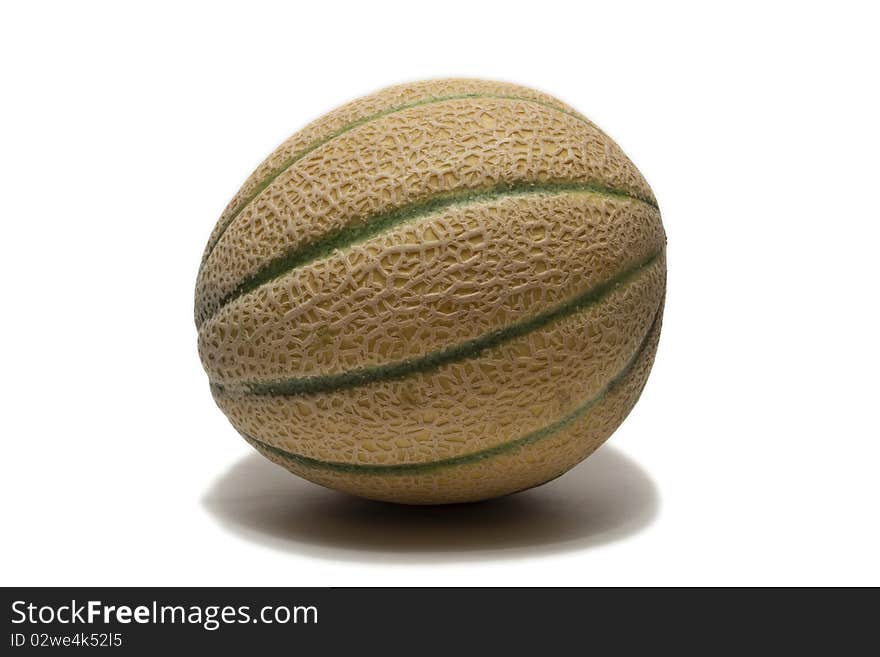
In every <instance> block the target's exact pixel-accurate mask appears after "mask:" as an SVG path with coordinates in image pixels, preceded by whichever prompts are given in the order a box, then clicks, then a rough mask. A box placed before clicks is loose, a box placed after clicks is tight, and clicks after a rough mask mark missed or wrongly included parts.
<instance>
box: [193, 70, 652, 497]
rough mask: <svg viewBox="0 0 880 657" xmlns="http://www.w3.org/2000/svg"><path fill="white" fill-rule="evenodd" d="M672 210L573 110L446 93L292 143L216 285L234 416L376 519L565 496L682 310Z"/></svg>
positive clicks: (262, 185)
mask: <svg viewBox="0 0 880 657" xmlns="http://www.w3.org/2000/svg"><path fill="white" fill-rule="evenodd" d="M665 243H666V237H665V234H664V231H663V226H662V223H661V219H660V213H659V211H658V208H657V202H656V200H655V198H654V195H653V193H652V192H651V189H650V188H649V187H648V184H647V183H646V182H645V180H644V178H643V177H642V175H641V174H640V173H639V171H638V170H637V169H636V168H635V166H634V165H633V164H632V163H631V162H630V161H629V159H627V157H626V155H624V153H623V152H622V151H621V150H620V148H619V147H618V146H617V145H616V144H615V143H614V142H613V141H612V140H611V139H610V138H609V137H608V136H606V135H605V134H604V133H603V132H601V131H600V130H599V129H598V128H597V127H596V126H594V125H593V124H592V123H591V122H590V121H588V120H587V119H586V118H585V117H583V116H582V115H581V114H579V113H578V112H576V111H575V110H573V109H572V108H570V107H568V106H567V105H564V104H563V103H561V102H559V101H558V100H556V99H555V98H552V97H550V96H547V95H545V94H543V93H539V92H537V91H533V90H531V89H527V88H524V87H520V86H515V85H511V84H505V83H497V82H484V81H477V80H438V81H429V82H420V83H414V84H406V85H401V86H396V87H392V88H389V89H386V90H384V91H380V92H378V93H376V94H373V95H371V96H367V97H365V98H362V99H360V100H356V101H354V102H351V103H349V104H347V105H344V106H343V107H341V108H339V109H337V110H335V111H333V112H331V113H329V114H327V115H326V116H324V117H323V118H321V119H318V120H317V121H315V122H314V123H312V124H311V125H309V126H307V127H306V128H304V129H303V130H302V131H300V132H299V133H297V134H295V135H294V136H293V137H291V138H290V139H288V140H287V141H286V142H284V143H283V144H282V145H281V146H280V147H279V148H278V149H277V150H276V151H275V152H273V153H272V154H271V155H270V156H269V157H268V158H267V159H266V160H265V162H263V164H261V165H260V166H259V168H257V170H256V171H255V172H254V173H253V175H251V177H250V178H249V179H248V180H247V181H246V182H245V184H244V186H243V187H242V188H241V190H240V191H239V192H238V194H237V195H236V196H235V197H234V198H233V200H232V201H231V202H230V204H229V206H228V207H227V208H226V210H225V211H224V212H223V214H222V216H221V217H220V220H219V222H218V223H217V226H216V228H215V229H214V232H213V233H212V235H211V237H210V239H209V241H208V245H207V248H206V249H205V253H204V256H203V258H202V264H201V268H200V271H199V274H198V280H197V283H196V300H195V317H196V325H197V327H198V345H199V354H200V356H201V360H202V363H203V365H204V367H205V370H206V371H207V373H208V376H209V378H210V382H211V390H212V393H213V395H214V398H215V400H216V402H217V404H218V405H219V406H220V408H221V409H222V410H223V412H224V413H225V414H226V415H227V416H228V418H229V419H230V421H231V422H232V424H233V425H234V427H235V428H236V429H237V430H238V432H239V433H241V435H242V436H243V437H244V438H245V439H246V440H247V441H248V442H249V443H250V444H251V445H253V446H254V447H255V448H256V449H257V450H258V451H260V452H261V453H262V454H264V455H265V456H266V457H268V458H269V459H271V460H272V461H275V462H276V463H278V464H280V465H282V466H284V467H285V468H287V469H288V470H290V471H291V472H293V473H295V474H297V475H300V476H302V477H304V478H306V479H309V480H311V481H313V482H316V483H318V484H322V485H324V486H328V487H331V488H334V489H338V490H341V491H347V492H349V493H353V494H355V495H360V496H363V497H367V498H372V499H377V500H387V501H393V502H402V503H412V504H433V503H450V502H466V501H474V500H481V499H485V498H490V497H495V496H499V495H504V494H507V493H512V492H515V491H519V490H523V489H526V488H530V487H533V486H537V485H540V484H542V483H544V482H546V481H549V480H551V479H553V478H555V477H557V476H559V475H561V474H562V473H564V472H565V471H567V470H569V469H570V468H571V467H573V466H574V465H576V464H577V463H578V462H580V461H581V460H582V459H584V458H585V457H587V456H588V455H589V454H590V453H591V452H593V450H595V449H596V448H597V447H598V446H599V445H600V444H601V443H602V442H603V441H605V440H606V439H607V438H608V436H610V435H611V433H612V432H613V431H614V430H615V429H616V428H617V427H618V425H619V424H620V423H621V422H622V421H623V419H624V417H625V416H626V415H627V414H628V413H629V411H630V409H631V408H632V407H633V405H634V404H635V402H636V400H637V398H638V396H639V394H640V392H641V390H642V387H643V386H644V384H645V380H646V379H647V376H648V372H649V370H650V368H651V365H652V362H653V359H654V354H655V350H656V347H657V341H658V337H659V333H660V323H661V318H662V313H663V301H664V295H665V288H666V263H665Z"/></svg>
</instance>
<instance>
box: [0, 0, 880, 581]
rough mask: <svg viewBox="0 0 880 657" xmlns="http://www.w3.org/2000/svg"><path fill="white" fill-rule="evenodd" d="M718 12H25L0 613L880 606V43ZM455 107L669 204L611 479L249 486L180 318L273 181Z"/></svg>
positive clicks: (816, 21) (543, 5)
mask: <svg viewBox="0 0 880 657" xmlns="http://www.w3.org/2000/svg"><path fill="white" fill-rule="evenodd" d="M712 7H714V5H713V4H712V3H694V4H686V5H683V4H675V5H671V4H669V3H644V4H631V3H623V2H621V3H618V2H613V3H612V2H602V3H597V4H595V5H592V4H591V3H583V2H569V3H554V2H548V1H547V0H542V1H541V2H528V3H517V2H513V1H510V0H508V1H506V2H494V3H490V2H475V1H473V0H470V1H468V2H451V1H450V2H442V3H422V2H413V1H410V2H402V3H398V4H392V3H381V2H358V3H352V4H350V5H344V4H340V3H335V2H318V3H309V2H288V3H278V4H264V3H259V2H241V3H238V4H236V5H231V4H229V5H227V4H222V3H216V2H212V3H205V4H203V5H198V4H191V3H177V2H175V3H169V4H162V3H155V2H153V3H143V4H142V5H141V6H140V9H135V8H133V5H131V4H129V3H106V4H97V3H89V2H78V3H57V4H46V3H36V2H35V3H8V4H4V9H3V10H2V15H0V67H2V83H0V84H2V87H0V116H2V121H0V138H2V143H0V180H2V209H3V211H2V219H0V221H2V224H0V235H2V237H0V245H2V258H0V268H2V281H3V303H2V306H0V308H2V310H0V312H2V322H0V331H2V344H3V356H2V377H0V386H2V397H0V399H2V404H3V413H2V429H0V430H2V450H3V454H2V462H0V468H2V472H0V500H2V502H0V504H2V526H3V532H4V535H5V537H4V540H3V559H2V560H0V580H2V584H6V585H11V584H19V585H51V584H92V585H135V584H152V585H159V584H178V585H196V584H211V585H221V584H237V585H245V584H252V585H344V584H348V585H365V584H370V585H376V584H381V585H385V584H389V585H390V584H403V585H428V584H441V585H445V584H481V585H482V584H498V585H513V584H522V585H538V584H548V585H549V584H875V585H877V584H880V559H878V554H880V529H878V517H880V514H878V511H877V506H878V500H880V474H878V470H880V468H878V462H880V440H878V438H880V432H878V422H877V404H878V392H880V390H878V388H880V386H878V383H877V381H878V379H877V372H878V367H880V362H878V348H877V344H878V340H877V333H878V312H877V306H878V303H877V302H878V292H877V283H878V274H877V264H876V256H877V252H878V248H880V246H878V236H880V229H878V220H880V212H878V204H877V199H876V197H877V195H878V192H877V189H878V148H880V131H878V117H880V104H878V101H877V89H878V84H877V75H878V74H877V64H878V61H880V51H878V46H877V34H876V29H877V25H878V20H877V16H876V15H872V14H871V13H870V11H871V10H870V9H868V7H870V4H869V3H864V4H862V5H857V4H853V5H850V4H848V3H844V2H835V3H826V5H825V8H822V7H821V6H816V5H811V4H810V3H793V4H791V5H788V6H786V5H784V4H776V3H763V2H762V3H756V4H751V3H735V4H733V5H731V8H730V9H728V10H719V9H716V8H712ZM860 7H861V8H860ZM446 76H466V77H484V78H494V79H503V80H510V81H514V82H518V83H520V84H524V85H528V86H533V87H537V88H540V89H542V90H545V91H547V92H549V93H551V94H554V95H556V96H558V97H559V98H561V99H562V100H564V101H566V102H568V103H570V104H572V105H574V106H575V107H577V108H578V109H580V110H581V111H583V112H584V113H586V114H587V115H588V116H590V117H591V118H592V119H593V120H594V121H596V122H597V123H598V124H599V125H600V126H601V127H602V128H603V129H605V130H606V131H607V132H609V133H610V134H611V135H612V136H613V137H614V138H615V139H616V140H617V141H618V142H619V143H620V144H621V146H622V147H623V148H624V150H625V151H626V152H627V153H628V154H629V155H630V157H631V158H632V159H633V161H634V162H635V163H636V164H637V166H639V168H640V169H641V170H642V171H643V172H644V174H645V176H646V177H647V179H648V180H649V182H650V183H651V185H652V187H653V188H654V191H655V193H656V195H657V197H658V199H659V201H660V205H661V208H662V211H663V216H664V222H665V225H666V229H667V233H668V238H669V247H668V259H669V294H668V303H667V309H666V320H665V324H664V328H663V336H662V340H661V344H660V350H659V354H658V358H657V362H656V366H655V368H654V372H653V374H652V376H651V379H650V380H649V382H648V386H647V388H646V389H645V392H644V395H643V396H642V399H641V401H640V402H639V404H638V406H637V407H636V409H635V410H634V411H633V413H632V415H631V416H630V418H629V419H628V420H627V421H626V422H625V423H624V425H623V426H622V427H621V429H620V430H619V431H618V432H617V434H616V435H615V436H614V437H613V438H612V440H611V441H610V443H609V445H608V446H606V447H604V448H603V449H602V450H600V451H599V452H598V453H597V454H596V455H595V456H594V457H592V458H591V459H590V460H588V461H587V462H586V463H585V464H584V465H582V466H580V467H579V468H577V469H576V470H574V471H573V472H572V473H570V474H568V475H566V476H565V477H563V478H562V479H560V480H558V481H557V482H555V483H553V484H550V485H548V486H545V487H543V488H541V489H539V490H536V491H533V492H530V493H525V494H522V495H520V496H514V497H513V498H507V499H505V500H501V501H498V502H494V503H489V504H483V505H476V506H470V507H458V508H440V509H421V510H420V509H404V508H396V507H389V506H385V505H378V504H372V503H366V502H360V501H356V500H353V499H351V498H347V497H345V496H342V495H338V494H335V493H331V492H327V491H324V490H323V489H321V488H318V487H316V486H313V485H311V484H307V483H304V482H301V481H299V480H298V479H296V478H294V477H293V476H290V475H287V474H286V473H285V472H284V471H282V470H281V469H279V468H276V467H275V466H272V465H271V464H269V463H268V462H265V461H263V460H261V459H260V457H258V456H255V455H253V453H252V451H251V450H250V448H249V447H248V446H247V445H246V444H245V443H244V442H243V441H242V440H241V439H240V438H238V436H237V434H236V433H235V432H234V431H233V429H232V428H231V426H229V425H228V423H227V421H226V419H225V418H224V417H223V415H222V414H221V413H220V411H219V410H218V409H217V408H216V407H215V406H214V403H213V401H212V400H211V397H210V394H209V390H208V385H207V380H206V377H205V375H204V373H203V372H202V369H201V366H200V364H199V361H198V356H197V354H196V333H195V328H194V326H193V321H192V293H193V286H194V281H195V276H196V269H197V266H198V263H199V259H200V256H201V253H202V249H203V247H204V244H205V242H206V240H207V237H208V234H209V233H210V231H211V228H212V227H213V224H214V221H215V220H216V218H217V217H218V216H219V214H220V212H221V210H222V209H223V207H224V205H225V204H226V202H227V201H228V200H229V198H230V197H231V196H232V194H233V193H234V192H235V191H236V190H237V189H238V186H239V185H240V184H241V182H242V181H243V180H244V178H245V177H246V176H247V175H248V174H249V173H250V171H251V170H252V169H253V168H254V167H255V166H256V165H257V164H258V163H259V162H260V160H261V159H262V158H263V157H264V156H265V155H266V154H268V153H269V151H270V150H271V149H272V148H274V147H275V146H276V145H277V144H278V143H280V142H281V141H282V140H283V139H284V138H286V137H287V136H288V135H289V134H290V133H292V132H293V131H295V130H297V129H299V128H300V127H301V126H302V125H304V124H305V123H306V122H308V121H310V120H312V119H314V118H316V117H317V116H319V115H321V114H323V113H324V112H326V111H328V110H329V109H331V108H333V107H334V106H336V105H338V104H341V103H342V102H345V101H347V100H349V99H352V98H354V97H357V96H360V95H362V94H365V93H369V92H371V91H374V90H376V89H377V88H380V87H383V86H386V85H389V84H394V83H398V82H402V81H407V80H416V79H422V78H431V77H446Z"/></svg>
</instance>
